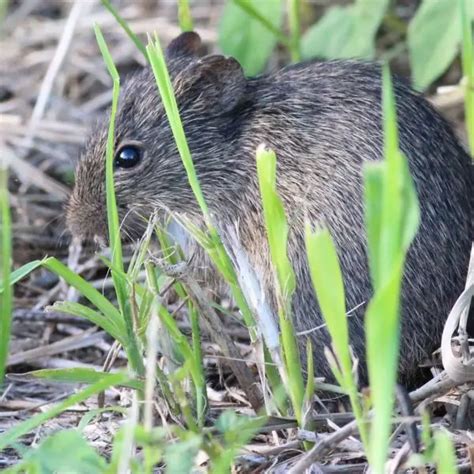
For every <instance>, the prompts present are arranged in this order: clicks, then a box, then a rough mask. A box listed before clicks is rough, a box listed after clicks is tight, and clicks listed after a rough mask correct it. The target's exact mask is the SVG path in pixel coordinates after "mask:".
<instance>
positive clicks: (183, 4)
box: [145, 0, 193, 51]
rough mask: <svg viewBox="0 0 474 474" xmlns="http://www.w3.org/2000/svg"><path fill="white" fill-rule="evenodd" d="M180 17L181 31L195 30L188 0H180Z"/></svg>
mask: <svg viewBox="0 0 474 474" xmlns="http://www.w3.org/2000/svg"><path fill="white" fill-rule="evenodd" d="M178 18H179V26H180V28H181V31H193V17H192V15H191V9H190V8H189V2H188V0H178ZM145 51H146V50H145Z"/></svg>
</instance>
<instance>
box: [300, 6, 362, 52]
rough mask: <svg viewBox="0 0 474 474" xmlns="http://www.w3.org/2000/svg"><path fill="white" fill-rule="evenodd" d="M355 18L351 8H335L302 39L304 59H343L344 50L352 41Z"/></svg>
mask: <svg viewBox="0 0 474 474" xmlns="http://www.w3.org/2000/svg"><path fill="white" fill-rule="evenodd" d="M353 24H354V18H353V13H352V8H351V7H346V8H344V7H339V6H335V7H332V8H330V9H329V10H328V11H327V12H326V13H325V14H324V15H323V17H322V18H321V19H320V20H319V21H318V22H317V23H315V24H314V25H313V26H312V27H311V28H309V29H308V30H307V31H306V32H305V34H304V35H303V37H302V38H301V54H302V56H303V58H304V59H311V58H325V59H336V58H343V57H345V56H344V55H343V52H344V48H345V46H346V44H347V43H348V42H349V41H350V38H351V35H352V30H353Z"/></svg>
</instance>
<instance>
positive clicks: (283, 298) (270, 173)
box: [256, 145, 305, 426]
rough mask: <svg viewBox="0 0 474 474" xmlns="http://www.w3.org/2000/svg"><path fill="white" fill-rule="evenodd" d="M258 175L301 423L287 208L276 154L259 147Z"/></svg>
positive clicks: (286, 355) (293, 397) (285, 353)
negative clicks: (278, 182) (281, 194)
mask: <svg viewBox="0 0 474 474" xmlns="http://www.w3.org/2000/svg"><path fill="white" fill-rule="evenodd" d="M256 160H257V175H258V183H259V189H260V196H261V199H262V207H263V218H264V223H265V230H266V233H267V240H268V246H269V249H270V256H271V261H272V264H273V267H274V269H275V272H276V278H275V286H276V295H277V301H278V314H279V322H280V331H281V341H282V349H283V358H284V361H285V368H286V377H287V379H288V387H287V388H288V393H289V395H290V399H291V402H292V405H293V409H294V411H295V416H296V418H297V419H298V423H299V425H300V426H302V425H303V402H304V390H305V389H304V381H303V376H302V368H301V359H300V351H299V346H298V341H297V338H296V334H295V330H294V327H293V322H292V320H291V298H292V296H293V293H294V291H295V288H296V277H295V273H294V271H293V267H292V265H291V262H290V260H289V258H288V248H287V246H288V223H287V220H286V215H285V209H284V207H283V202H282V201H281V199H280V197H279V195H278V193H277V189H276V155H275V153H274V152H273V151H271V150H267V149H265V147H264V146H263V145H262V146H259V147H258V149H257V153H256Z"/></svg>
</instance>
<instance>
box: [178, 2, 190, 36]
mask: <svg viewBox="0 0 474 474" xmlns="http://www.w3.org/2000/svg"><path fill="white" fill-rule="evenodd" d="M178 19H179V27H180V28H181V31H193V17H192V15H191V9H190V8H189V2H188V0H178Z"/></svg>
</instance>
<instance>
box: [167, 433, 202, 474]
mask: <svg viewBox="0 0 474 474" xmlns="http://www.w3.org/2000/svg"><path fill="white" fill-rule="evenodd" d="M183 437H184V439H182V440H179V441H177V442H175V443H173V444H170V445H169V446H168V448H167V449H166V451H165V463H166V470H165V472H166V474H188V473H191V472H192V468H193V466H194V459H195V458H196V455H197V453H198V451H199V449H201V445H202V442H203V439H202V436H201V435H199V434H197V433H193V432H192V431H188V432H186V433H184V435H183Z"/></svg>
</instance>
